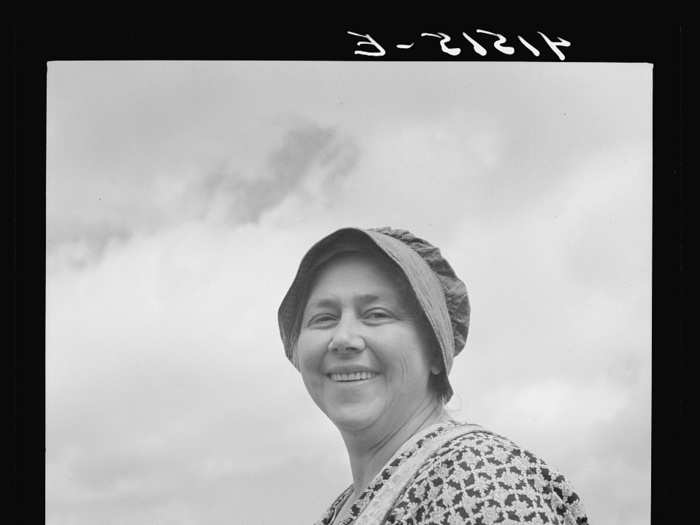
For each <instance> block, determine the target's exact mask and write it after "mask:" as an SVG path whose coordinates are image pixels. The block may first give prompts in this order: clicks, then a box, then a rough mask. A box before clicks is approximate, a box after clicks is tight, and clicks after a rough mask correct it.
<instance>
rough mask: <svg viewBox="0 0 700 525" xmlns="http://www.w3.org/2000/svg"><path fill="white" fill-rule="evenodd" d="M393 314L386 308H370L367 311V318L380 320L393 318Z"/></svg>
mask: <svg viewBox="0 0 700 525" xmlns="http://www.w3.org/2000/svg"><path fill="white" fill-rule="evenodd" d="M391 317H392V316H391V314H390V313H389V312H387V311H386V310H377V309H375V310H370V311H369V312H366V313H365V318H366V319H370V320H373V321H379V320H382V319H391Z"/></svg>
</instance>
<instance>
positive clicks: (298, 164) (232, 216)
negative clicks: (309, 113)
mask: <svg viewBox="0 0 700 525" xmlns="http://www.w3.org/2000/svg"><path fill="white" fill-rule="evenodd" d="M358 156H359V150H358V147H357V146H356V144H355V143H354V142H353V141H352V140H351V139H349V138H347V137H344V136H343V135H342V134H341V133H339V131H338V130H336V129H334V128H330V127H322V126H318V125H316V124H304V125H298V126H296V127H294V128H292V129H290V130H289V131H288V132H287V133H286V134H285V136H284V138H283V140H282V143H281V144H280V145H279V147H277V148H275V149H274V150H272V152H271V153H270V154H269V155H268V157H267V159H266V165H265V170H264V172H263V173H261V174H259V176H256V177H246V176H244V175H243V174H242V173H241V172H239V171H235V170H229V171H225V170H216V171H213V172H211V173H209V174H208V175H206V176H205V177H203V178H202V179H200V180H198V181H196V182H195V183H194V184H193V185H192V187H191V188H190V189H189V190H188V192H187V195H186V202H187V204H186V207H188V208H190V209H191V210H193V211H194V212H195V214H196V215H197V216H199V217H202V216H204V215H206V214H207V213H209V212H210V211H211V210H212V208H213V207H216V206H217V205H218V204H221V205H222V206H223V207H224V209H225V217H226V220H227V221H228V222H229V223H231V224H234V225H237V224H245V223H255V222H257V221H258V220H259V219H260V217H261V215H262V214H263V213H265V211H267V210H269V209H271V208H274V207H275V206H277V205H278V204H279V203H280V202H281V201H282V200H283V199H284V198H285V197H286V196H287V195H289V194H290V193H292V192H294V191H295V190H296V189H297V188H298V187H299V186H300V184H301V182H302V181H303V180H304V179H305V178H306V177H308V176H309V175H310V173H311V172H312V171H313V170H319V171H320V172H321V175H322V179H321V181H320V183H322V184H324V183H325V184H329V183H332V181H335V180H336V179H338V178H341V177H344V176H346V175H347V174H348V173H349V172H350V171H351V170H352V169H353V168H354V167H355V165H356V164H357V160H358Z"/></svg>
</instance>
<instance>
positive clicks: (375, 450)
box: [341, 401, 449, 501]
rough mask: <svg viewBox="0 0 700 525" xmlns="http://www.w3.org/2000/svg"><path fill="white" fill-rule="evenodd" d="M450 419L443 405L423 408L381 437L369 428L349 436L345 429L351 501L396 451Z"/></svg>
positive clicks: (426, 405)
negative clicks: (350, 481) (424, 432)
mask: <svg viewBox="0 0 700 525" xmlns="http://www.w3.org/2000/svg"><path fill="white" fill-rule="evenodd" d="M448 419H449V417H448V415H447V413H446V412H445V408H444V406H443V405H442V403H440V402H437V403H436V402H432V401H431V402H430V403H426V404H425V405H421V406H420V407H418V409H417V410H416V411H415V412H414V413H413V414H412V417H410V418H408V419H407V420H406V421H404V422H402V423H401V424H399V425H397V426H396V427H395V428H393V429H392V430H391V431H390V432H385V433H383V434H377V433H376V431H373V430H372V429H368V430H366V431H364V432H362V433H358V434H355V433H349V432H344V431H342V430H341V434H342V435H343V440H344V441H345V447H346V448H347V450H348V456H349V458H350V468H351V470H352V478H353V487H354V491H353V492H354V493H353V494H352V495H351V496H350V499H349V501H354V500H355V499H357V497H359V495H360V494H361V493H362V491H363V490H364V489H365V488H366V487H367V486H368V485H369V484H370V482H371V481H372V479H373V478H374V476H376V475H377V474H378V473H379V471H380V470H381V469H382V467H384V465H386V463H387V462H388V461H389V460H390V459H391V457H392V456H393V455H394V454H395V453H396V451H397V450H398V449H399V448H400V447H401V445H403V444H404V443H405V442H406V441H407V440H408V439H409V438H411V436H413V435H414V434H415V433H417V432H419V431H421V430H423V429H424V428H427V427H429V426H430V425H433V424H435V423H437V422H439V421H443V420H444V421H447V420H448Z"/></svg>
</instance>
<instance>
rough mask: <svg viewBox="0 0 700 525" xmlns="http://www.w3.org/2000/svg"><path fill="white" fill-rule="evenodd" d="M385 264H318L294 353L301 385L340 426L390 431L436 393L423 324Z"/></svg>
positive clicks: (365, 259)
mask: <svg viewBox="0 0 700 525" xmlns="http://www.w3.org/2000/svg"><path fill="white" fill-rule="evenodd" d="M391 272H392V269H391V268H390V267H389V266H388V264H387V263H385V262H383V261H381V262H380V261H379V260H377V259H376V258H374V257H371V256H368V255H365V254H359V253H358V254H344V255H341V256H337V257H336V258H334V259H331V260H330V261H329V262H328V263H326V264H325V266H324V267H323V268H322V269H321V270H320V272H319V274H318V275H317V279H316V281H315V284H314V285H313V288H312V290H311V294H310V296H309V299H308V302H307V304H306V308H305V310H304V314H303V318H302V321H301V327H300V333H299V339H298V341H297V347H296V352H297V356H298V362H299V368H300V371H301V375H302V378H303V380H304V384H305V385H306V388H307V389H308V391H309V393H310V394H311V397H312V398H313V399H314V401H315V402H316V404H317V405H318V406H319V408H320V409H321V410H322V411H323V412H324V413H325V414H326V415H327V416H328V417H329V418H330V419H331V420H332V421H333V422H334V423H335V424H336V426H338V427H339V428H340V429H342V430H347V431H361V430H366V429H368V428H370V427H372V428H374V429H377V430H379V431H380V432H381V431H386V432H391V431H392V430H394V429H396V428H398V427H400V426H401V425H404V424H406V423H407V422H409V421H410V420H411V418H412V416H413V415H415V414H417V413H418V411H419V409H420V408H425V406H426V404H430V403H433V402H434V401H435V396H434V395H433V393H432V392H430V391H429V388H428V378H429V375H430V367H431V363H430V358H429V350H428V348H429V347H428V343H427V336H426V335H425V331H424V330H421V327H422V323H421V320H420V318H419V317H418V316H417V314H416V312H415V308H414V307H413V306H412V301H411V300H410V299H408V298H407V294H406V292H405V291H402V290H401V288H400V287H399V286H398V284H397V280H396V278H395V277H394V278H392V273H391Z"/></svg>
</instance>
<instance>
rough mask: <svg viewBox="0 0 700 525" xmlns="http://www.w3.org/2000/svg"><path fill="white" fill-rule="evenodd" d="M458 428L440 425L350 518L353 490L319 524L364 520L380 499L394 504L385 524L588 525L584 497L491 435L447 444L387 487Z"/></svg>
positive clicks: (403, 456) (393, 465) (396, 462)
mask: <svg viewBox="0 0 700 525" xmlns="http://www.w3.org/2000/svg"><path fill="white" fill-rule="evenodd" d="M458 425H462V424H461V423H457V422H450V423H441V424H439V425H436V426H433V427H431V428H430V429H428V431H427V432H426V433H425V434H424V435H422V436H421V437H420V439H418V440H417V441H414V442H413V443H410V444H409V445H408V446H404V447H402V448H401V449H399V451H398V452H397V453H396V454H395V455H394V457H393V458H392V459H391V460H390V461H389V462H388V463H387V465H386V466H385V467H384V469H383V470H382V471H381V472H379V474H377V476H375V478H374V479H373V480H372V482H371V483H370V485H369V487H368V488H367V489H366V490H365V491H364V492H363V493H362V494H361V495H360V497H359V498H358V500H357V501H356V502H355V503H354V504H353V505H352V506H351V507H350V511H349V514H346V515H344V516H341V517H339V516H336V514H338V513H339V512H340V510H341V509H342V507H343V503H344V502H345V500H346V499H347V498H348V497H349V496H350V494H351V493H352V486H350V487H348V488H347V489H346V490H345V491H343V493H342V494H340V496H338V498H336V500H335V501H334V502H333V504H332V505H331V506H330V507H329V509H328V510H327V511H326V513H325V514H324V516H323V517H322V518H321V520H320V521H318V522H317V525H331V524H332V525H352V524H355V523H356V522H360V521H362V519H361V517H362V514H363V512H364V511H366V510H367V507H368V505H369V504H370V503H371V502H372V500H373V499H374V498H378V499H379V498H380V497H383V498H386V497H390V498H391V501H392V503H391V506H390V509H389V511H388V512H387V513H386V514H385V515H384V516H385V517H384V519H383V521H381V523H385V524H402V525H409V524H413V525H419V524H420V525H433V524H435V525H438V524H440V525H453V524H469V525H471V524H473V525H490V524H496V523H498V524H512V523H528V524H531V525H536V524H544V523H550V524H561V525H574V524H587V523H588V518H587V516H586V514H585V511H584V509H583V506H582V504H581V501H580V499H579V497H578V496H577V495H576V493H575V492H574V491H573V490H572V488H571V487H570V486H569V484H568V482H567V480H566V479H565V478H564V476H562V475H561V474H560V473H558V472H556V471H555V470H554V469H552V468H551V467H549V466H547V465H546V464H545V463H544V462H543V461H542V460H541V459H539V458H537V457H536V456H534V455H533V454H531V453H530V452H528V451H526V450H523V449H521V448H520V447H518V446H517V445H516V444H514V443H513V442H512V441H510V440H508V439H506V438H504V437H502V436H499V435H497V434H494V433H492V432H489V431H487V430H484V429H479V430H476V431H472V432H470V433H466V434H463V435H459V436H458V437H456V438H451V439H449V440H447V441H446V442H445V443H443V444H442V445H441V446H439V447H438V448H437V450H436V451H435V452H433V453H431V454H430V455H429V456H428V459H427V460H426V461H424V462H422V464H421V465H420V466H419V467H418V469H417V470H416V471H415V474H412V477H411V478H410V480H409V481H408V483H407V484H405V485H404V486H401V487H400V488H397V489H387V486H389V485H390V484H391V480H392V475H396V473H397V472H398V469H399V468H400V467H401V465H402V464H403V463H404V462H407V461H410V458H411V457H412V456H414V455H418V454H420V450H421V448H423V447H426V446H429V444H430V442H431V440H434V439H439V437H440V436H441V434H443V433H446V432H448V431H450V430H452V431H454V427H455V426H458ZM394 490H395V491H394ZM392 491H394V492H393V493H390V492H392ZM375 505H376V502H375ZM365 521H366V520H365ZM376 523H377V525H378V522H376Z"/></svg>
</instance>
